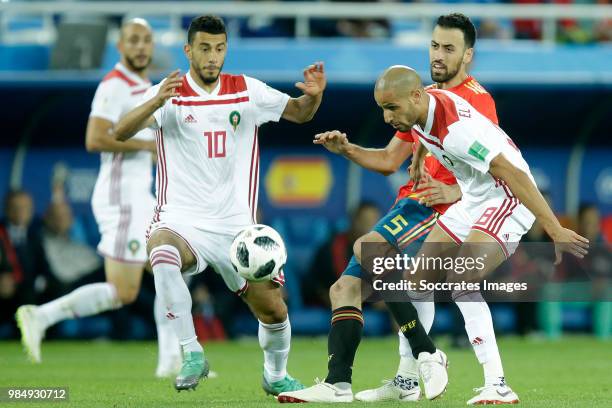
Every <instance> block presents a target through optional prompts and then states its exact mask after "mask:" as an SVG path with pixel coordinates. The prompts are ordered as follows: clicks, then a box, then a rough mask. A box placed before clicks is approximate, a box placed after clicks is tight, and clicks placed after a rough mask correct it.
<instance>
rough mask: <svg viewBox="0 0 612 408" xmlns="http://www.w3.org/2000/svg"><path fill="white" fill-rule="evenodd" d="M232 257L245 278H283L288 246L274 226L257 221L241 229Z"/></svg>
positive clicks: (259, 279) (233, 245)
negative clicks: (286, 246)
mask: <svg viewBox="0 0 612 408" xmlns="http://www.w3.org/2000/svg"><path fill="white" fill-rule="evenodd" d="M230 259H231V261H232V265H233V266H234V269H236V271H237V272H238V274H239V275H240V276H242V277H243V278H245V279H246V280H249V281H254V282H261V281H267V280H271V281H279V280H280V279H282V280H283V281H284V276H283V267H284V266H285V263H286V262H287V249H286V248H285V243H284V242H283V239H282V238H281V236H280V234H279V233H278V232H276V230H275V229H274V228H272V227H269V226H267V225H263V224H255V225H251V226H249V227H247V228H245V229H244V230H242V231H241V232H240V233H239V234H238V235H236V237H235V238H234V242H232V246H231V249H230Z"/></svg>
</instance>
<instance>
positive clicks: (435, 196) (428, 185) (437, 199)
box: [416, 173, 461, 207]
mask: <svg viewBox="0 0 612 408" xmlns="http://www.w3.org/2000/svg"><path fill="white" fill-rule="evenodd" d="M419 188H424V189H425V190H423V191H421V192H420V193H418V194H417V195H416V198H417V199H418V200H419V203H421V204H423V205H425V206H427V207H431V206H434V205H437V204H450V203H454V202H455V201H457V200H459V199H460V198H461V189H460V188H459V186H458V185H457V184H453V185H450V186H449V185H448V184H444V183H442V182H441V181H438V180H436V179H434V178H432V177H431V176H430V175H429V174H427V173H426V174H425V177H424V179H422V181H421V182H420V183H419Z"/></svg>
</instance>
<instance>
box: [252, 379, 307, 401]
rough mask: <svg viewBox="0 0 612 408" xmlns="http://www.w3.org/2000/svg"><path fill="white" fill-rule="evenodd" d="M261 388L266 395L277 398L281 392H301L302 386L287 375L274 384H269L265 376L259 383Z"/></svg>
mask: <svg viewBox="0 0 612 408" xmlns="http://www.w3.org/2000/svg"><path fill="white" fill-rule="evenodd" d="M261 388H263V390H264V391H265V393H266V395H274V396H277V395H278V394H280V393H281V392H291V391H298V390H303V389H304V385H303V384H302V383H301V382H299V381H298V380H296V379H295V378H293V377H291V376H290V375H289V374H287V375H286V376H285V378H283V379H282V380H279V381H275V382H269V381H268V380H266V376H264V377H263V380H262V382H261Z"/></svg>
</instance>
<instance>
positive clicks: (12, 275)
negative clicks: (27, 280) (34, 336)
mask: <svg viewBox="0 0 612 408" xmlns="http://www.w3.org/2000/svg"><path fill="white" fill-rule="evenodd" d="M22 277H23V276H22V274H21V268H20V267H19V264H18V262H17V255H16V254H15V251H14V250H13V248H12V247H11V245H10V243H9V240H8V236H7V234H6V231H5V230H4V229H3V228H0V338H6V337H13V336H14V335H15V334H16V330H15V325H14V324H13V315H14V314H15V311H16V310H17V307H19V293H18V288H19V283H20V282H21V279H22Z"/></svg>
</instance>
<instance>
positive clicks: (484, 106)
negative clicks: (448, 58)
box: [395, 75, 498, 214]
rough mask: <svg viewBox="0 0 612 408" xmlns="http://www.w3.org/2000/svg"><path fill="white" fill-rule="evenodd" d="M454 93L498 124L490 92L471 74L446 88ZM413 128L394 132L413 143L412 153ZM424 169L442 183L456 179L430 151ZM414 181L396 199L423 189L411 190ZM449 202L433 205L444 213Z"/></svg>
mask: <svg viewBox="0 0 612 408" xmlns="http://www.w3.org/2000/svg"><path fill="white" fill-rule="evenodd" d="M433 88H436V85H435V84H434V85H430V86H428V87H427V88H426V89H433ZM447 91H450V92H452V93H454V94H456V95H459V96H460V97H462V98H463V99H465V100H466V101H468V102H469V104H470V105H472V106H473V107H474V108H476V110H478V112H480V113H481V114H482V115H484V116H486V117H487V118H488V119H490V120H491V121H492V122H493V123H495V124H498V121H497V111H496V110H495V101H494V100H493V98H492V97H491V94H489V93H488V92H487V90H486V89H484V87H483V86H482V85H480V84H479V83H478V81H476V80H475V79H474V78H473V77H472V76H471V75H470V76H468V77H467V78H466V79H465V81H463V82H462V83H460V84H459V85H457V86H455V87H453V88H449V89H447ZM413 132H414V130H411V131H409V132H400V131H397V132H395V137H398V138H400V139H401V140H403V141H406V142H411V143H414V144H413V145H412V151H413V153H414V152H416V149H417V147H418V143H419V137H418V136H417V135H415V134H414V133H413ZM424 165H425V170H426V171H427V173H429V175H430V176H431V177H432V178H433V179H435V180H438V181H441V182H442V183H444V184H455V183H456V182H457V181H456V180H455V176H453V175H452V173H451V172H450V171H448V170H447V169H446V168H445V167H444V166H442V165H441V164H440V162H439V161H438V160H436V158H435V157H433V156H432V155H431V154H430V153H427V156H425V163H424ZM413 185H414V183H413V182H412V180H408V183H407V184H405V185H403V186H402V187H401V188H400V189H399V192H398V194H397V199H396V201H399V200H401V199H402V198H406V197H407V198H414V197H415V196H416V194H417V193H419V192H421V191H423V189H418V190H417V191H412V187H413ZM450 206H451V204H438V205H435V206H434V207H433V209H434V210H436V211H437V212H439V213H440V214H444V212H445V211H446V209H447V208H448V207H450Z"/></svg>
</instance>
